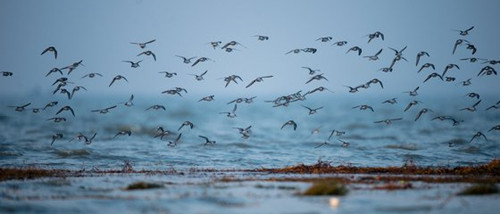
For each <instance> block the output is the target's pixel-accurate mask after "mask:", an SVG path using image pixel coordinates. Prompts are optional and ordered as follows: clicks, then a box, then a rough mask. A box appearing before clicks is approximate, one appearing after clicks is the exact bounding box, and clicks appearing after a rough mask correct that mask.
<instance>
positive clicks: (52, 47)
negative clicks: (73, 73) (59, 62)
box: [40, 46, 57, 59]
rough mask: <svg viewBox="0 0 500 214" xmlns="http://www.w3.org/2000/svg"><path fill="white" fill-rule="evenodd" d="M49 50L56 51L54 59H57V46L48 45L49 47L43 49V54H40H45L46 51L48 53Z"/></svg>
mask: <svg viewBox="0 0 500 214" xmlns="http://www.w3.org/2000/svg"><path fill="white" fill-rule="evenodd" d="M47 52H52V53H54V59H57V50H56V48H55V47H54V46H50V47H48V48H45V50H43V51H42V54H40V55H43V54H45V53H47Z"/></svg>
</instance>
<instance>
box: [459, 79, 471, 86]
mask: <svg viewBox="0 0 500 214" xmlns="http://www.w3.org/2000/svg"><path fill="white" fill-rule="evenodd" d="M460 83H461V84H462V86H469V85H470V84H472V82H471V78H469V79H466V80H464V81H462V82H460Z"/></svg>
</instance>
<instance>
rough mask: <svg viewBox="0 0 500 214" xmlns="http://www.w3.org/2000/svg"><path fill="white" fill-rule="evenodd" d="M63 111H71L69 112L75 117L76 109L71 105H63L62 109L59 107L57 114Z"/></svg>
mask: <svg viewBox="0 0 500 214" xmlns="http://www.w3.org/2000/svg"><path fill="white" fill-rule="evenodd" d="M63 111H69V112H71V114H72V115H73V117H74V116H75V111H73V109H72V108H71V107H70V106H63V107H62V108H61V109H59V111H57V113H56V115H58V114H59V113H61V112H63Z"/></svg>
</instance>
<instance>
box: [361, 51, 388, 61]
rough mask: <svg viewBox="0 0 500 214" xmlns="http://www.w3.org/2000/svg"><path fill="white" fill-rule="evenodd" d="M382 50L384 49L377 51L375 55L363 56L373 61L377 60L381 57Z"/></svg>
mask: <svg viewBox="0 0 500 214" xmlns="http://www.w3.org/2000/svg"><path fill="white" fill-rule="evenodd" d="M382 50H384V49H380V50H379V51H378V52H377V53H375V55H372V56H363V57H364V58H368V60H371V61H376V60H378V59H379V57H378V55H380V53H382Z"/></svg>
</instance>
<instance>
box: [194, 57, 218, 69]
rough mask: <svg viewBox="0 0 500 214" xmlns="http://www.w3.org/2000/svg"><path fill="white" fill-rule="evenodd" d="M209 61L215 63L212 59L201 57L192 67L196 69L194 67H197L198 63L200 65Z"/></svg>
mask: <svg viewBox="0 0 500 214" xmlns="http://www.w3.org/2000/svg"><path fill="white" fill-rule="evenodd" d="M207 60H211V61H213V60H212V59H210V58H207V57H200V58H198V59H197V60H196V61H194V63H193V64H192V65H191V67H194V66H195V65H197V64H198V63H200V62H205V61H207Z"/></svg>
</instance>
